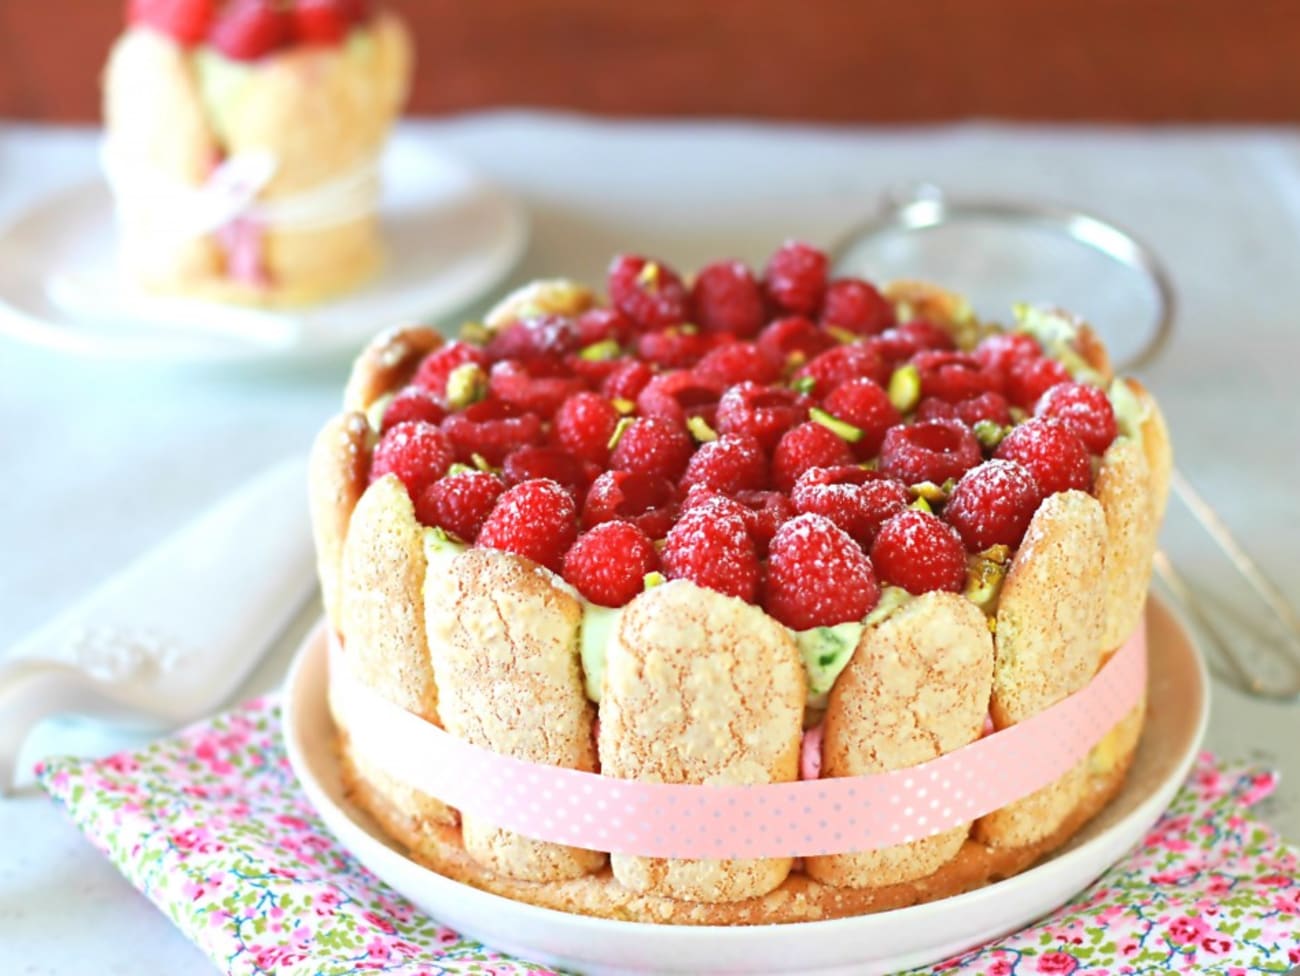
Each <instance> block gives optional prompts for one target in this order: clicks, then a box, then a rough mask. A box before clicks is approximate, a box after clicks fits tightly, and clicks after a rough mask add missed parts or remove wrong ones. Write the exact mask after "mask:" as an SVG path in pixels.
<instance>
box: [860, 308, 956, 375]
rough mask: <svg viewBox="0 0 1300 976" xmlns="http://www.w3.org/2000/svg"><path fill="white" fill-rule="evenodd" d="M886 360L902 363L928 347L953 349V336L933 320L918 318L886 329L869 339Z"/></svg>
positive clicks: (891, 362)
mask: <svg viewBox="0 0 1300 976" xmlns="http://www.w3.org/2000/svg"><path fill="white" fill-rule="evenodd" d="M869 344H870V345H871V347H872V348H873V349H875V350H876V352H878V353H880V357H881V358H882V359H884V360H885V362H887V363H890V364H891V365H892V364H896V363H901V362H903V361H904V360H907V359H911V358H912V357H913V356H915V355H916V354H917V353H918V352H924V351H925V350H926V349H952V348H954V343H953V341H952V336H950V335H949V334H948V333H947V332H945V331H944V330H943V329H942V328H940V327H939V326H937V325H935V324H933V323H932V322H926V321H923V320H921V319H917V320H916V321H914V322H908V323H907V324H906V325H900V326H896V327H895V328H892V329H886V330H885V331H884V332H882V333H880V335H878V336H875V337H873V338H872V339H870V340H869Z"/></svg>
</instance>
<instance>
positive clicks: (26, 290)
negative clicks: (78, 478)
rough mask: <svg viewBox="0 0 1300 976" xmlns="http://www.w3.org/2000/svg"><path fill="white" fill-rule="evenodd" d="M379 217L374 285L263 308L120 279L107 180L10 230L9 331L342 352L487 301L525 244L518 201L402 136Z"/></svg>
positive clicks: (6, 248) (250, 349) (185, 352)
mask: <svg viewBox="0 0 1300 976" xmlns="http://www.w3.org/2000/svg"><path fill="white" fill-rule="evenodd" d="M380 219H381V221H382V224H383V233H384V244H385V247H386V249H387V261H386V264H385V266H384V269H383V270H382V272H381V273H380V275H379V276H378V277H376V278H375V279H374V280H373V281H371V282H369V283H368V284H367V285H365V286H364V287H362V288H361V289H359V290H357V291H355V292H351V293H349V294H347V295H343V296H341V297H339V298H337V299H334V300H332V301H328V302H324V303H321V304H319V305H313V306H305V307H303V308H300V309H292V310H288V311H285V312H278V311H262V310H256V309H250V308H244V307H239V306H233V305H222V304H218V303H216V302H209V301H202V300H199V299H189V298H170V297H157V296H150V295H145V294H142V293H140V292H139V291H137V290H135V289H133V288H131V287H130V286H129V285H126V284H124V283H123V282H122V281H121V280H120V276H119V275H117V274H116V266H115V261H116V253H115V251H116V228H115V226H114V214H113V200H112V197H111V196H110V195H109V191H108V186H107V184H105V183H104V182H103V181H102V180H100V181H95V182H92V183H83V184H80V185H78V186H74V187H70V188H68V189H65V190H63V191H61V192H58V193H55V194H53V195H51V196H48V197H45V198H44V199H41V200H38V201H36V202H34V203H32V204H31V205H30V206H29V207H28V208H27V209H26V210H24V211H22V212H21V213H19V214H18V215H17V216H16V217H15V218H14V219H13V220H12V221H11V222H10V223H9V224H8V225H7V226H6V227H5V228H4V229H2V230H0V335H8V336H11V337H13V338H16V339H20V340H22V341H25V342H29V343H34V344H37V345H42V346H48V347H51V348H54V349H59V350H62V351H65V352H69V353H77V354H81V355H86V356H95V357H104V358H113V359H129V360H151V361H161V362H170V363H227V362H256V361H267V360H293V359H304V358H315V357H328V356H339V355H344V354H349V353H353V352H355V351H356V350H358V349H359V348H360V347H361V346H362V345H363V344H364V343H365V342H366V341H367V340H369V338H370V337H371V336H373V335H374V334H375V333H376V332H378V331H379V330H381V329H383V328H386V327H388V326H390V325H398V324H406V323H410V322H413V321H431V322H437V321H438V320H439V319H442V318H443V317H445V316H448V315H451V314H452V313H454V312H457V311H459V310H460V309H462V308H464V307H465V306H467V305H469V304H470V303H472V302H474V301H475V300H476V299H479V298H481V297H482V296H483V295H484V294H485V293H486V292H487V291H488V290H489V289H491V288H492V286H494V285H496V284H497V283H498V282H499V281H500V280H501V279H502V278H504V277H505V275H506V274H507V273H509V271H510V269H511V268H512V267H513V266H514V264H515V262H516V261H517V260H518V259H519V257H520V255H521V254H522V253H523V249H524V245H525V244H526V242H527V239H528V221H527V217H526V215H525V213H524V211H523V209H522V208H521V206H520V204H519V203H518V201H516V200H514V199H513V198H512V197H510V196H509V195H507V194H506V193H504V192H503V191H502V190H501V189H499V188H498V187H496V186H493V185H492V184H490V183H488V182H486V181H485V180H483V179H482V178H481V177H480V176H478V175H477V174H475V173H474V172H472V171H471V170H469V169H467V168H466V167H465V166H464V165H462V164H461V163H459V162H457V161H456V160H454V159H451V158H449V157H447V156H445V155H443V154H442V153H440V152H439V151H437V150H436V148H433V147H431V146H430V145H429V144H428V142H427V140H420V139H415V138H412V137H409V136H406V137H403V136H402V135H400V134H399V135H398V136H396V137H394V139H393V140H392V142H391V143H390V145H389V146H388V149H387V151H386V152H385V154H384V159H383V195H382V199H381V201H380ZM451 324H459V323H451Z"/></svg>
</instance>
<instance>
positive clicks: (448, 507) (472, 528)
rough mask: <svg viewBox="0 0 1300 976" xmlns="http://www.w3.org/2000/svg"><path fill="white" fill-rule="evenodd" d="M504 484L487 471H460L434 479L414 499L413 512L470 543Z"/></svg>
mask: <svg viewBox="0 0 1300 976" xmlns="http://www.w3.org/2000/svg"><path fill="white" fill-rule="evenodd" d="M503 491H505V485H503V484H502V483H501V479H500V478H498V477H497V476H496V475H494V474H489V473H488V472H486V471H462V472H461V473H460V474H452V475H448V476H447V477H445V478H443V479H441V480H440V481H435V482H434V483H433V484H431V485H429V486H428V487H427V488H425V489H424V491H422V492H421V493H420V494H419V495H418V496H417V497H416V499H415V516H416V518H418V519H419V520H420V522H421V523H423V524H424V525H438V526H441V527H442V528H443V529H445V530H447V531H448V532H450V533H451V534H452V535H454V536H456V538H458V539H460V540H461V541H462V542H466V543H472V542H473V541H474V540H475V539H477V538H478V533H479V529H481V528H482V527H483V522H484V521H485V520H486V519H487V517H488V513H489V512H491V511H492V508H493V506H495V505H496V503H497V499H498V498H500V497H501V492H503Z"/></svg>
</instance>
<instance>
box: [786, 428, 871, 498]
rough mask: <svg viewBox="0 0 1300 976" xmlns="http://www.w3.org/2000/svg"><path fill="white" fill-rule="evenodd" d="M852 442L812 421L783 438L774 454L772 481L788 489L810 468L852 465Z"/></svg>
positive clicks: (787, 433) (794, 429)
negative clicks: (850, 444) (843, 439)
mask: <svg viewBox="0 0 1300 976" xmlns="http://www.w3.org/2000/svg"><path fill="white" fill-rule="evenodd" d="M852 463H853V452H852V451H850V450H849V446H848V444H846V443H845V442H844V441H842V440H841V439H840V438H838V437H836V436H835V435H834V434H832V433H831V432H830V431H829V430H827V429H826V428H825V427H823V426H822V425H821V424H817V423H813V422H811V421H809V422H808V423H805V424H800V425H799V426H798V427H794V428H792V429H790V430H788V431H786V433H785V434H784V435H783V436H782V437H781V440H780V442H779V443H778V444H777V445H776V450H775V451H774V452H773V453H772V483H773V484H775V485H776V487H777V488H778V489H779V490H780V491H785V492H788V491H790V489H792V488H793V487H794V485H795V482H796V481H798V480H799V476H800V475H802V474H803V473H804V472H805V471H807V470H808V469H809V468H830V467H835V466H836V465H841V464H852Z"/></svg>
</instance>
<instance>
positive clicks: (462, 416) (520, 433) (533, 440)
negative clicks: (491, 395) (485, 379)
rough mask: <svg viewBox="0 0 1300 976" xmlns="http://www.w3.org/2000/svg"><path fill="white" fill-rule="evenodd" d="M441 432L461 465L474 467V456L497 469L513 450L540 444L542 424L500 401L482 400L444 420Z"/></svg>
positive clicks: (532, 415)
mask: <svg viewBox="0 0 1300 976" xmlns="http://www.w3.org/2000/svg"><path fill="white" fill-rule="evenodd" d="M442 432H443V433H444V434H446V435H447V439H448V440H449V441H451V446H452V449H453V450H454V451H455V452H456V460H457V461H459V462H461V463H462V464H471V463H473V461H474V455H475V454H477V455H479V456H480V457H481V458H483V460H485V461H486V462H487V463H488V464H491V465H493V466H499V465H500V464H501V462H502V461H504V460H505V459H506V455H507V454H509V453H510V452H511V451H513V450H514V449H515V448H518V447H523V446H524V445H525V444H540V443H541V440H542V422H541V420H539V419H538V418H537V416H536V415H535V414H531V413H526V414H520V413H519V411H518V410H517V409H516V408H514V407H512V406H510V405H509V404H507V403H502V402H501V401H500V400H482V401H480V402H479V403H475V404H473V405H471V406H469V407H466V408H465V409H464V410H462V411H461V412H460V413H454V414H452V415H451V416H450V417H448V418H447V419H446V420H444V421H443V422H442Z"/></svg>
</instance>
